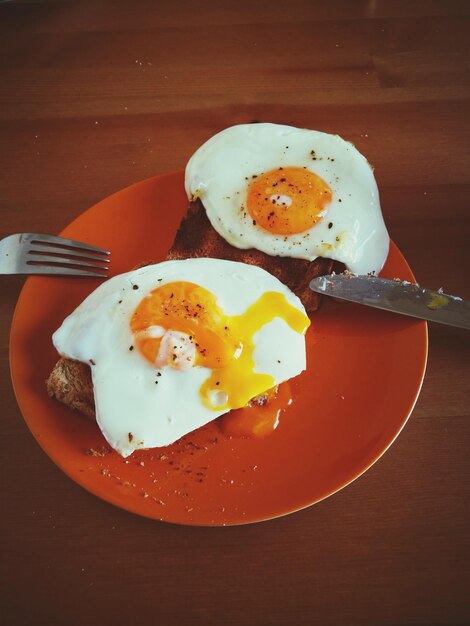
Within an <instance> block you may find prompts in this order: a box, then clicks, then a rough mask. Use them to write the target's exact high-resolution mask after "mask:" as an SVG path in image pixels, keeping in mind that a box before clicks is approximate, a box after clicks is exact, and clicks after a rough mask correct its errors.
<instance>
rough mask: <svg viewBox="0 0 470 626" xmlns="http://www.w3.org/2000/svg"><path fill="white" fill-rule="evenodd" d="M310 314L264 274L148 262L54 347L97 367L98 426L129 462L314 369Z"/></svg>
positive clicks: (60, 333) (93, 301)
mask: <svg viewBox="0 0 470 626" xmlns="http://www.w3.org/2000/svg"><path fill="white" fill-rule="evenodd" d="M309 323H310V322H309V319H308V317H307V315H306V313H305V309H304V307H303V306H302V304H301V302H300V300H299V299H298V298H297V296H295V295H294V294H293V293H292V292H291V291H290V290H289V289H288V288H287V287H286V286H284V285H283V284H282V283H281V282H280V281H279V280H277V278H275V277H274V276H272V275H271V274H269V273H268V272H266V271H265V270H263V269H260V268H258V267H254V266H251V265H246V264H243V263H235V262H232V261H222V260H219V259H206V258H201V259H186V260H183V261H167V262H164V263H159V264H157V265H149V266H147V267H143V268H141V269H138V270H135V271H132V272H129V273H127V274H121V275H119V276H115V277H114V278H111V279H110V280H108V281H107V282H106V283H103V284H102V285H100V286H99V287H98V288H97V289H96V290H95V291H94V292H93V293H92V294H90V295H89V296H88V298H87V299H86V300H85V301H84V302H83V303H82V304H81V305H80V306H79V307H78V308H77V309H76V310H75V311H74V312H73V313H72V314H71V315H70V316H69V317H67V318H66V319H65V321H64V322H63V324H62V326H61V327H60V328H59V329H58V330H57V331H56V332H55V333H54V335H53V343H54V346H55V348H56V349H57V351H58V352H59V353H60V354H61V355H62V356H64V357H67V358H70V359H76V360H78V361H82V362H83V363H87V364H89V365H90V367H91V374H92V380H93V388H94V396H95V407H96V420H97V422H98V425H99V427H100V428H101V431H102V432H103V434H104V436H105V438H106V440H107V441H108V442H109V444H110V445H111V446H112V447H113V448H114V449H116V450H117V451H118V452H119V453H120V454H121V455H122V456H128V455H129V454H131V453H132V452H133V451H134V450H136V449H138V448H154V447H159V446H166V445H169V444H171V443H173V442H174V441H176V440H177V439H179V438H180V437H182V436H183V435H185V434H187V433H189V432H191V431H193V430H195V429H196V428H199V427H200V426H203V425H204V424H206V423H208V422H209V421H211V420H213V419H215V418H216V417H218V416H220V415H222V414H224V413H227V412H228V411H230V410H231V409H237V408H240V407H243V406H245V405H246V404H247V403H248V402H249V400H251V399H252V398H253V397H255V396H256V395H258V394H260V393H263V392H264V391H266V390H268V389H271V388H272V387H274V386H275V385H277V384H279V383H281V382H283V381H285V380H288V379H290V378H292V377H293V376H296V375H297V374H299V373H300V372H302V371H303V370H304V369H305V367H306V354H305V337H304V335H305V332H306V329H307V327H308V326H309Z"/></svg>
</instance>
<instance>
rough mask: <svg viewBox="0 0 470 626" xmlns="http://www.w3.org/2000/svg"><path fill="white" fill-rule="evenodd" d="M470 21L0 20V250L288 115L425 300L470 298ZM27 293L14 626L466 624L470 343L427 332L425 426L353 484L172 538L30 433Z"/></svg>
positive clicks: (296, 7) (469, 616)
mask: <svg viewBox="0 0 470 626" xmlns="http://www.w3.org/2000/svg"><path fill="white" fill-rule="evenodd" d="M466 9H468V3H466V2H465V1H462V2H458V1H452V0H442V1H439V0H430V1H429V2H421V1H418V0H410V1H406V0H398V1H396V2H392V1H391V0H390V1H385V0H384V1H379V0H377V1H374V0H370V1H369V2H367V1H365V0H364V1H359V0H358V1H351V2H348V1H347V0H334V1H332V2H323V3H320V2H313V1H309V0H290V1H289V2H277V1H273V2H269V3H268V2H266V3H264V2H261V1H258V2H248V1H245V0H236V1H234V0H227V1H221V0H206V1H204V2H201V3H198V2H195V1H191V0H183V1H180V2H177V1H169V0H168V1H162V2H158V1H157V2H152V1H151V0H139V1H132V2H131V1H129V0H127V1H126V2H124V1H122V0H116V1H106V0H102V1H96V2H91V1H89V2H81V3H67V2H54V1H52V0H51V1H49V2H11V3H2V4H1V5H0V51H1V54H0V66H1V67H0V80H1V85H2V89H1V96H0V154H1V168H0V178H1V200H0V211H1V224H0V235H1V236H5V235H7V234H9V233H13V232H21V231H32V232H51V233H55V232H58V231H59V230H60V229H61V228H62V227H64V226H65V225H66V224H67V223H68V222H69V221H70V220H72V219H73V218H74V217H75V216H77V215H78V214H80V212H81V211H83V210H84V209H85V208H87V207H88V206H90V205H91V204H93V203H94V202H96V201H97V200H99V199H101V198H103V197H105V196H106V195H108V194H110V193H111V192H113V191H115V190H117V189H120V188H122V187H125V186H127V185H129V184H130V183H133V182H135V181H138V180H141V179H143V178H146V177H148V176H150V175H153V174H158V173H163V172H167V171H171V170H176V169H181V168H183V167H184V165H185V163H186V160H187V158H188V157H189V156H190V155H191V154H192V152H193V150H194V149H195V148H196V147H197V146H198V145H200V143H201V142H203V141H204V140H205V139H207V138H208V137H209V136H210V135H212V134H214V133H215V132H217V131H219V130H220V129H222V128H224V127H226V126H230V125H232V124H235V123H240V122H248V121H251V120H254V119H256V120H261V121H272V122H278V123H286V124H292V125H296V126H305V127H310V128H316V129H319V130H323V131H327V132H332V133H338V134H340V135H342V136H343V137H345V138H347V139H349V140H351V141H353V142H354V143H355V145H356V146H357V147H358V149H359V150H360V151H361V152H363V153H364V154H365V155H366V156H367V158H368V159H369V160H370V161H371V163H373V164H374V166H375V168H376V169H375V173H376V176H377V180H378V184H379V187H380V191H381V197H382V206H383V212H384V215H385V219H386V223H387V225H388V228H389V231H390V234H391V236H392V238H393V239H394V240H395V241H396V242H397V243H398V245H399V247H400V248H401V250H402V251H403V252H404V254H405V256H406V258H407V259H408V261H409V263H410V265H411V267H412V268H413V269H414V271H415V274H416V276H417V279H418V280H419V282H421V283H422V284H424V285H428V286H430V287H434V288H437V287H440V286H444V287H445V289H446V290H447V291H449V292H451V293H456V294H460V295H461V296H463V297H466V298H470V290H469V282H468V273H469V269H470V265H469V222H470V219H469V213H468V199H469V193H468V189H469V183H470V177H469V161H468V152H467V151H468V144H469V133H468V130H469V124H468V117H469V108H468V96H469V88H468V75H467V74H466V69H467V67H468V66H466V62H468V42H469V40H470V32H469V28H468V18H467V17H466V13H467V10H466ZM466 157H467V158H466ZM22 284H23V279H22V278H21V277H2V298H1V303H0V307H1V310H0V315H1V317H0V320H1V331H0V332H1V334H0V336H1V368H2V376H1V382H0V384H1V388H0V398H1V406H2V432H3V446H2V448H3V451H2V472H1V474H2V508H3V513H2V516H1V519H2V522H1V530H2V532H1V537H2V559H3V567H2V584H3V585H2V605H3V607H2V610H1V614H2V618H3V619H2V622H3V623H4V624H8V625H9V626H10V625H11V626H14V625H17V624H28V625H29V624H35V625H42V624H47V625H48V626H51V625H55V624H61V625H62V624H66V625H67V626H72V625H80V626H82V625H83V624H115V625H119V624H137V623H145V622H148V623H155V624H166V625H171V624H175V625H179V624H226V625H234V626H235V625H237V626H239V625H242V624H270V625H271V624H272V625H274V624H276V625H281V624H282V625H284V624H314V623H315V624H319V625H322V626H327V625H329V624H334V625H336V624H344V625H350V624H354V625H360V626H363V625H364V626H365V625H371V626H372V625H384V626H385V625H390V624H406V625H412V624H414V625H418V624H419V625H424V624H429V625H431V624H463V623H469V621H470V600H469V597H470V594H469V593H468V582H469V577H468V574H469V565H468V561H469V541H468V535H469V533H468V501H469V500H468V496H469V461H468V444H469V434H470V422H469V393H468V389H469V378H468V374H469V347H470V346H469V342H468V334H467V333H465V332H464V331H460V330H457V329H452V328H449V327H445V326H436V325H434V326H430V328H429V331H430V355H429V363H428V370H427V375H426V379H425V382H424V386H423V389H422V393H421V396H420V398H419V401H418V403H417V405H416V408H415V410H414V413H413V416H412V419H411V420H410V422H409V423H408V425H407V426H406V428H405V429H404V431H403V433H402V434H401V435H400V437H399V439H398V440H397V441H396V442H395V444H394V445H393V446H392V448H391V449H390V450H389V451H388V452H387V453H386V454H385V456H384V457H383V458H382V459H381V460H380V461H379V462H378V463H377V464H376V465H374V466H373V467H372V468H371V469H370V470H369V471H368V472H367V473H366V474H365V475H364V476H362V477H361V478H360V479H359V480H357V481H356V482H354V483H353V484H352V485H350V486H349V487H347V488H346V489H345V490H343V491H341V492H340V493H338V494H336V495H335V496H333V497H331V498H329V499H327V500H325V501H323V502H321V503H320V504H318V505H316V506H313V507H311V508H309V509H306V510H304V511H302V512H299V513H296V514H293V515H291V516H288V517H285V518H282V519H278V520H274V521H271V522H266V523H263V524H257V525H253V526H246V527H232V528H215V529H211V528H191V527H177V526H171V525H168V524H161V523H157V522H153V521H151V520H148V519H144V518H140V517H138V516H135V515H132V514H130V513H127V512H125V511H122V510H120V509H116V508H114V507H113V506H111V505H108V504H107V503H105V502H102V501H101V500H99V499H97V498H95V497H93V496H91V495H90V494H88V493H87V492H85V491H84V490H82V489H81V488H80V487H78V486H77V485H75V484H74V483H73V482H72V481H70V480H69V479H68V478H67V477H66V476H65V475H64V474H62V472H61V471H60V470H59V469H58V468H57V467H55V466H54V465H53V464H52V463H51V462H50V460H49V459H48V458H47V457H46V456H45V455H44V454H43V452H42V451H41V450H40V448H39V447H38V445H37V444H36V442H35V441H34V439H33V438H32V436H31V435H30V433H29V431H28V429H27V427H26V426H25V424H24V422H23V420H22V417H21V414H20V412H19V410H18V408H17V404H16V401H15V398H14V395H13V392H12V388H11V384H10V379H9V367H8V336H9V326H10V320H11V316H12V313H13V310H14V307H15V302H16V299H17V296H18V294H19V291H20V289H21V286H22ZM150 620H151V621H150Z"/></svg>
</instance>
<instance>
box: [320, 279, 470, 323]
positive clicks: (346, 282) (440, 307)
mask: <svg viewBox="0 0 470 626" xmlns="http://www.w3.org/2000/svg"><path fill="white" fill-rule="evenodd" d="M310 289H312V290H313V291H315V292H317V293H321V294H325V295H328V296H332V297H334V298H340V299H341V300H348V301H349V302H357V303H359V304H365V305H366V306H371V307H375V308H377V309H384V310H385V311H392V312H393V313H400V314H402V315H409V316H411V317H418V318H420V319H424V320H428V321H430V322H438V323H439V324H448V325H449V326H457V327H458V328H467V329H470V302H469V301H468V300H462V298H459V297H457V296H451V295H450V294H447V293H442V292H441V290H439V291H432V290H431V289H425V288H424V287H420V286H419V285H415V284H413V283H410V282H407V281H399V280H389V279H386V278H376V277H374V276H351V275H347V274H332V275H331V276H320V277H319V278H314V279H313V280H312V281H311V283H310Z"/></svg>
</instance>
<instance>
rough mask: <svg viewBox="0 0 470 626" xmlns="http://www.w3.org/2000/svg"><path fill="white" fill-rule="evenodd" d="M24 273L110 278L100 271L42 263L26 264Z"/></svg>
mask: <svg viewBox="0 0 470 626" xmlns="http://www.w3.org/2000/svg"><path fill="white" fill-rule="evenodd" d="M21 273H22V274H41V275H42V274H46V275H55V274H57V275H59V276H60V275H62V276H90V277H91V278H108V275H107V274H100V273H98V272H93V271H87V270H79V269H76V270H74V269H72V268H70V267H53V266H51V265H49V266H44V267H43V266H41V265H26V266H25V268H24V271H23V272H21Z"/></svg>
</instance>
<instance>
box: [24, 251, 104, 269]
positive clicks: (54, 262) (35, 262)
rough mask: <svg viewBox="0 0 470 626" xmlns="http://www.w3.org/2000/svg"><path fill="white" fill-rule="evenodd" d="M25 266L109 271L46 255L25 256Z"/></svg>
mask: <svg viewBox="0 0 470 626" xmlns="http://www.w3.org/2000/svg"><path fill="white" fill-rule="evenodd" d="M25 261H26V265H29V266H36V267H38V266H40V265H42V266H48V267H49V266H52V267H60V266H61V265H69V266H72V265H74V266H78V267H89V268H90V269H97V270H101V271H103V272H106V271H107V270H108V269H109V266H107V265H94V264H93V263H86V262H82V261H75V259H73V260H72V259H68V258H67V257H60V256H47V255H42V254H41V255H37V256H31V257H29V256H27V257H26V258H25Z"/></svg>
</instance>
